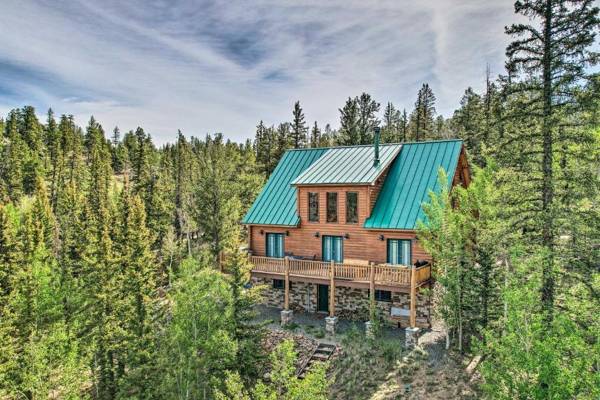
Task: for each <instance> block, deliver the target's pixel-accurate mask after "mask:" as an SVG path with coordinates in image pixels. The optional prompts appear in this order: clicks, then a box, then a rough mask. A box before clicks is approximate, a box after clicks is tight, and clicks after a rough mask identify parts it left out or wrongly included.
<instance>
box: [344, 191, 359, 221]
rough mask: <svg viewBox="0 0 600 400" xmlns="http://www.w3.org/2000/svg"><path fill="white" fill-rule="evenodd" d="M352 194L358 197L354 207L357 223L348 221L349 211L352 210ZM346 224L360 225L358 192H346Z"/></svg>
mask: <svg viewBox="0 0 600 400" xmlns="http://www.w3.org/2000/svg"><path fill="white" fill-rule="evenodd" d="M350 194H352V195H354V196H356V204H355V205H354V213H355V215H354V217H355V219H356V220H355V221H348V216H349V213H348V210H350V207H349V203H350V202H349V198H350V197H349V196H348V195H350ZM346 223H347V224H358V192H346Z"/></svg>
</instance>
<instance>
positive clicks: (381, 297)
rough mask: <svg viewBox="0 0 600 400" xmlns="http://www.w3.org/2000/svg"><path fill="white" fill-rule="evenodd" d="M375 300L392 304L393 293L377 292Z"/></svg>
mask: <svg viewBox="0 0 600 400" xmlns="http://www.w3.org/2000/svg"><path fill="white" fill-rule="evenodd" d="M375 300H377V301H387V302H391V301H392V292H390V291H389V290H375Z"/></svg>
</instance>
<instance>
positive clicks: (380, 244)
mask: <svg viewBox="0 0 600 400" xmlns="http://www.w3.org/2000/svg"><path fill="white" fill-rule="evenodd" d="M249 229H250V237H251V240H250V242H251V247H250V249H251V250H252V254H254V255H257V256H265V255H266V240H267V239H266V234H267V233H283V234H284V237H283V243H284V244H283V246H284V251H285V252H286V253H291V254H293V255H296V256H301V257H308V258H313V257H314V258H315V259H317V260H320V259H321V251H322V250H321V246H322V239H323V235H334V236H344V235H345V234H346V233H348V234H349V235H350V237H349V238H348V239H344V242H343V248H344V250H343V251H344V259H352V260H367V261H371V262H374V263H385V262H386V261H387V239H412V240H413V245H412V263H413V264H414V263H415V262H416V261H417V260H431V257H430V256H429V255H428V254H427V253H426V252H425V251H424V250H423V248H422V247H421V246H420V245H419V243H418V241H416V240H415V238H416V233H415V232H410V231H367V230H365V229H364V228H362V227H361V226H360V225H345V224H320V223H319V224H316V223H313V224H311V226H310V227H304V228H283V227H275V226H258V225H254V226H250V227H249ZM261 230H262V231H263V234H262V235H261V234H260V231H261ZM286 232H289V235H288V236H285V233H286ZM315 232H319V237H318V238H317V237H315ZM379 235H384V240H380V239H379Z"/></svg>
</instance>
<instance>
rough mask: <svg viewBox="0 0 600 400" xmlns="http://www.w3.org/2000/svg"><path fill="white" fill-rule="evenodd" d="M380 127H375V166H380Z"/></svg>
mask: <svg viewBox="0 0 600 400" xmlns="http://www.w3.org/2000/svg"><path fill="white" fill-rule="evenodd" d="M380 131H381V130H380V129H379V127H378V126H376V127H375V159H374V160H373V166H374V167H377V166H379V134H380Z"/></svg>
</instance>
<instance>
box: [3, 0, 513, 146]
mask: <svg viewBox="0 0 600 400" xmlns="http://www.w3.org/2000/svg"><path fill="white" fill-rule="evenodd" d="M514 19H515V16H514V14H513V1H512V0H510V1H509V0H494V1H487V0H485V1H484V0H419V1H413V0H410V1H406V0H392V1H383V0H382V1H362V0H359V1H354V0H344V1H337V0H321V1H299V0H298V1H288V0H258V1H252V2H249V1H233V0H231V1H191V0H189V1H178V0H128V1H120V0H102V1H97V0H80V1H77V0H71V1H61V0H48V1H46V0H2V6H1V11H0V116H5V115H6V113H7V112H8V111H9V110H11V109H13V108H16V107H22V106H24V105H33V106H34V107H36V109H37V110H38V113H39V114H40V115H41V117H40V118H42V119H45V117H43V114H45V112H46V110H47V109H48V108H49V107H52V109H53V110H54V112H55V113H56V114H58V115H60V114H73V115H74V116H75V118H76V121H77V123H78V124H79V125H82V126H85V124H86V123H87V121H88V120H89V118H90V116H91V115H94V117H95V118H96V119H97V120H98V121H99V122H100V123H101V124H102V125H103V127H104V129H105V131H107V134H108V133H110V131H112V129H113V128H114V127H115V126H119V128H120V130H121V131H122V132H125V131H128V130H130V129H135V128H136V127H137V126H142V127H143V128H144V130H146V132H148V133H150V134H151V135H152V137H153V139H154V141H155V142H156V143H158V144H163V143H166V142H170V141H174V140H175V138H176V134H177V130H178V129H181V130H182V132H183V133H184V134H186V135H187V136H201V137H202V136H204V135H206V134H207V133H215V132H222V133H223V134H224V135H225V136H226V137H228V138H231V139H233V140H236V141H242V140H245V139H246V138H250V137H253V136H254V132H255V127H256V125H257V124H258V122H259V121H260V120H263V121H265V123H266V124H267V125H271V124H278V123H279V122H284V121H289V120H291V118H292V107H293V104H294V102H295V101H297V100H299V101H300V103H301V105H302V107H303V109H304V112H305V115H306V119H307V121H308V122H309V124H312V123H313V122H314V121H315V120H316V121H318V123H319V125H320V126H323V125H325V124H326V123H330V124H331V125H332V127H333V128H336V127H337V126H338V125H339V111H338V109H339V108H341V107H342V106H343V104H344V102H345V100H346V99H347V98H348V97H349V96H352V97H354V96H357V95H360V94H361V93H362V92H367V93H370V94H371V95H372V96H373V97H374V98H375V100H377V101H378V102H380V103H381V104H382V107H381V109H382V111H383V108H384V105H385V104H386V103H387V102H388V101H391V102H392V103H394V105H396V107H397V108H400V109H402V108H406V109H407V111H408V112H410V110H411V109H412V108H413V105H414V102H415V99H416V93H417V91H418V89H419V88H420V87H421V85H422V84H423V83H429V85H430V86H431V87H432V89H433V91H434V93H435V95H436V97H437V103H436V108H437V111H438V113H440V114H442V115H444V116H450V115H451V114H452V112H453V110H454V109H456V108H457V107H458V105H459V101H460V98H461V96H462V93H463V92H464V90H465V89H466V88H467V87H469V86H471V87H473V88H474V89H475V90H481V89H482V88H483V85H484V80H485V70H486V65H489V67H490V70H491V72H492V74H493V75H494V76H495V75H498V74H500V73H502V72H503V68H504V60H505V56H504V50H505V47H506V44H507V43H508V40H509V38H508V37H507V36H506V35H505V34H504V27H505V26H506V25H509V24H510V23H511V22H513V21H514Z"/></svg>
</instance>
